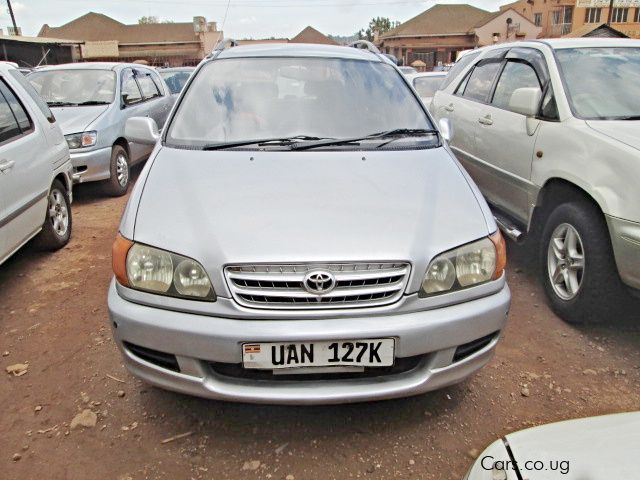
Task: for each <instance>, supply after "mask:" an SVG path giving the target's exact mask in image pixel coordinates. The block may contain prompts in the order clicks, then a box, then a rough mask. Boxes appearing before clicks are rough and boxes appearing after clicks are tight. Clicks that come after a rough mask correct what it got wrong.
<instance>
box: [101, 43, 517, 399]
mask: <svg viewBox="0 0 640 480" xmlns="http://www.w3.org/2000/svg"><path fill="white" fill-rule="evenodd" d="M126 134H127V136H128V137H129V138H131V139H134V140H135V141H137V142H140V143H144V142H146V143H149V144H155V149H154V151H153V153H152V154H151V157H150V159H149V161H148V162H147V165H146V166H145V168H144V169H143V171H142V173H141V175H140V178H139V179H138V182H137V183H136V186H135V187H134V189H133V191H132V194H131V197H130V199H129V203H128V205H127V207H126V210H125V212H124V215H123V218H122V222H121V225H120V230H119V233H118V235H117V238H116V241H115V243H114V247H113V268H114V273H115V278H114V279H113V281H112V283H111V286H110V288H109V295H108V304H109V312H110V318H111V322H112V328H113V334H114V337H115V340H116V342H117V345H118V346H119V348H120V350H121V351H122V354H123V356H124V361H125V364H126V366H127V368H128V369H129V370H130V371H131V372H132V373H133V374H134V375H136V376H138V377H140V378H142V379H144V380H146V381H147V382H150V383H151V384H155V385H158V386H160V387H163V388H167V389H171V390H176V391H179V392H184V393H189V394H193V395H199V396H203V397H209V398H214V399H222V400H232V401H242V402H260V403H289V404H312V403H341V402H357V401H365V400H373V399H385V398H393V397H401V396H407V395H415V394H420V393H423V392H426V391H429V390H433V389H436V388H440V387H443V386H446V385H450V384H453V383H456V382H459V381H461V380H463V379H464V378H466V377H467V376H469V375H470V374H472V373H473V372H475V371H476V370H478V369H479V368H481V367H482V366H483V365H485V364H486V363H487V362H488V361H489V359H490V357H491V355H492V354H493V352H494V349H495V347H496V343H497V342H498V339H499V337H500V334H501V332H502V330H503V328H504V326H505V322H506V319H507V314H508V311H509V304H510V293H509V289H508V287H507V284H506V282H505V273H504V268H505V263H506V258H505V246H504V241H503V239H502V237H501V236H500V233H499V231H498V228H497V226H496V223H495V221H494V219H493V217H492V215H491V212H490V211H489V209H488V207H487V204H486V203H485V201H484V200H483V198H482V195H481V194H480V192H479V191H478V189H477V188H476V186H475V185H474V183H473V182H472V181H471V179H470V178H469V176H468V175H467V174H466V173H465V171H464V170H463V169H462V167H461V166H460V164H459V163H458V162H457V161H456V160H455V158H454V157H453V155H452V154H451V152H450V150H449V149H448V148H447V147H446V146H445V145H444V144H443V142H442V139H441V136H440V134H439V132H438V131H437V129H436V127H435V126H434V124H433V122H432V120H431V117H430V116H429V114H428V112H427V111H426V109H425V107H424V106H423V104H422V103H421V102H420V100H419V99H418V98H417V96H416V94H415V92H414V90H413V89H412V88H411V87H410V85H409V84H408V83H407V80H406V79H405V78H404V76H403V75H402V74H401V73H400V71H399V70H398V68H397V67H396V66H395V65H393V64H392V63H391V61H390V60H388V59H387V58H386V57H384V56H382V55H379V54H377V53H375V52H372V51H368V50H359V49H355V48H349V47H333V46H331V47H330V46H319V45H304V44H301V45H260V46H246V47H232V48H222V49H220V50H216V51H215V52H214V53H213V54H212V55H210V56H209V57H207V58H206V59H205V60H203V62H202V63H201V64H200V65H199V67H198V68H197V70H196V71H195V72H194V73H193V75H192V76H191V78H190V79H189V82H188V83H187V85H186V86H185V88H184V90H183V92H182V94H181V96H180V99H179V100H178V104H177V105H176V107H175V108H174V109H173V111H172V114H171V116H170V118H169V119H168V120H167V124H166V127H165V129H164V130H163V133H162V134H161V135H160V134H158V129H157V126H156V125H155V124H154V122H153V120H152V119H149V118H132V119H129V120H128V122H127V125H126Z"/></svg>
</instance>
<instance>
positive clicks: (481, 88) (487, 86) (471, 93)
mask: <svg viewBox="0 0 640 480" xmlns="http://www.w3.org/2000/svg"><path fill="white" fill-rule="evenodd" d="M501 64H502V62H496V61H493V62H488V63H482V62H480V63H479V64H478V65H476V67H475V68H474V69H473V71H472V72H471V75H470V76H469V79H468V80H467V85H466V86H465V89H464V92H463V93H462V96H463V97H465V98H468V99H470V100H477V101H479V102H486V101H487V100H488V99H489V94H490V93H491V87H492V86H493V80H494V79H495V77H496V75H497V73H498V70H500V65H501Z"/></svg>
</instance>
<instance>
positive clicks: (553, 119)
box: [430, 38, 640, 322]
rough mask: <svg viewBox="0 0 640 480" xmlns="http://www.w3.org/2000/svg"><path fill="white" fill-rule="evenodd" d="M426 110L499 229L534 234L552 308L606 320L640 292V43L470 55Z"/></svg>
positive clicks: (523, 46)
mask: <svg viewBox="0 0 640 480" xmlns="http://www.w3.org/2000/svg"><path fill="white" fill-rule="evenodd" d="M449 75H450V77H448V78H447V79H446V80H445V85H444V87H443V88H442V89H441V90H439V91H438V92H436V94H435V96H434V98H433V100H432V103H431V107H430V111H431V113H432V114H433V115H434V117H436V119H438V120H439V124H440V126H441V127H442V130H443V132H445V133H446V134H447V136H448V137H449V145H450V147H451V149H452V150H453V151H454V153H455V154H456V156H457V157H458V159H459V160H460V161H461V162H462V163H463V165H464V166H465V168H466V169H467V170H468V172H469V173H470V175H471V176H472V177H473V179H474V180H475V182H476V183H477V185H478V186H479V187H480V190H481V191H482V193H483V194H484V195H485V197H486V199H487V200H488V202H489V203H490V205H491V206H492V210H493V212H494V215H495V216H496V219H497V220H498V223H499V224H500V225H501V228H502V229H503V231H504V232H505V233H506V234H507V235H508V236H509V237H511V238H512V239H514V240H517V241H521V240H524V239H525V237H532V238H533V239H535V240H539V242H535V244H537V245H539V256H540V267H541V269H542V271H543V272H544V275H543V282H544V287H545V290H546V293H547V296H548V298H549V300H550V303H551V306H552V307H553V308H554V310H555V311H556V312H557V313H558V314H559V315H560V316H561V317H563V318H564V319H565V320H567V321H572V322H585V321H604V320H606V319H608V318H609V316H610V309H611V308H612V307H614V306H616V305H617V304H620V305H625V303H624V302H622V303H619V302H618V299H624V295H622V293H623V292H624V291H625V288H624V287H625V286H626V287H628V288H627V290H628V291H629V292H631V293H633V294H635V295H638V294H640V190H639V189H638V179H639V178H640V41H637V40H629V39H602V38H577V39H555V40H544V41H526V42H517V43H513V44H501V45H496V46H492V47H485V48H483V49H480V50H477V51H472V52H469V53H468V54H466V55H464V56H463V57H462V58H461V59H460V61H459V63H458V64H456V66H454V68H453V69H452V70H451V72H450V73H449Z"/></svg>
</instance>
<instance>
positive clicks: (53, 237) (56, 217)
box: [35, 180, 73, 250]
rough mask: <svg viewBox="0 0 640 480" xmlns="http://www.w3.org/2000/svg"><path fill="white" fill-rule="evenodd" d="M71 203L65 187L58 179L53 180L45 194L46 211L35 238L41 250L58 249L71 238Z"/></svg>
mask: <svg viewBox="0 0 640 480" xmlns="http://www.w3.org/2000/svg"><path fill="white" fill-rule="evenodd" d="M72 223H73V222H72V217H71V204H70V203H69V195H68V194H67V189H66V188H65V187H64V185H63V184H62V183H61V182H60V181H59V180H54V181H53V183H52V184H51V189H50V190H49V195H48V196H47V212H46V215H45V219H44V223H43V224H42V230H41V231H40V233H39V234H38V236H37V237H36V238H35V244H36V247H37V248H39V249H41V250H58V249H60V248H62V247H64V246H65V245H66V244H67V243H69V239H70V238H71V226H72Z"/></svg>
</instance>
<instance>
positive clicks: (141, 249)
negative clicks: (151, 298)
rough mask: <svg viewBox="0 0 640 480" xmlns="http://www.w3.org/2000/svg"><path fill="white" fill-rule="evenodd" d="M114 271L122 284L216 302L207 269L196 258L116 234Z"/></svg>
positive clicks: (175, 295)
mask: <svg viewBox="0 0 640 480" xmlns="http://www.w3.org/2000/svg"><path fill="white" fill-rule="evenodd" d="M113 271H114V273H115V275H116V278H117V280H118V282H119V283H121V284H122V285H124V286H127V287H130V288H133V289H136V290H143V291H145V292H151V293H157V294H160V295H168V296H171V297H181V298H192V299H200V300H207V301H215V299H216V295H215V292H214V291H213V287H212V286H211V281H210V280H209V276H208V275H207V272H206V271H205V270H204V268H202V265H200V264H199V263H198V262H196V261H195V260H192V259H191V258H187V257H183V256H182V255H178V254H175V253H171V252H167V251H165V250H161V249H159V248H155V247H150V246H148V245H142V244H139V243H134V242H132V241H131V240H128V239H126V238H124V237H122V236H121V235H120V234H118V236H117V237H116V241H115V243H114V244H113Z"/></svg>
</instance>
